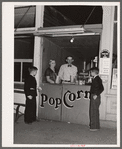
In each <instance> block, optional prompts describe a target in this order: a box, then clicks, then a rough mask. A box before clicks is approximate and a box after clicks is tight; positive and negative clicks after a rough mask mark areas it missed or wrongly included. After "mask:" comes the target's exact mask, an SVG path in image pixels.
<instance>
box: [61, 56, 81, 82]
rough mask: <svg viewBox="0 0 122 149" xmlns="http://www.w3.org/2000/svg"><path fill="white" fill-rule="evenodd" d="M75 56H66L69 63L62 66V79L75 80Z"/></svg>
mask: <svg viewBox="0 0 122 149" xmlns="http://www.w3.org/2000/svg"><path fill="white" fill-rule="evenodd" d="M73 61H74V60H73V58H72V57H71V56H68V57H67V58H66V62H67V64H64V65H62V66H61V67H60V69H59V73H58V76H59V77H60V79H61V80H62V82H64V83H65V82H73V79H75V78H76V76H77V71H78V70H77V67H76V66H74V65H73V64H72V62H73Z"/></svg>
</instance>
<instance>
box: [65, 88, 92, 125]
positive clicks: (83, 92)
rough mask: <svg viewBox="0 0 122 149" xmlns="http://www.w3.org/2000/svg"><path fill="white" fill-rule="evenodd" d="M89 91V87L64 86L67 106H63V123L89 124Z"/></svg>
mask: <svg viewBox="0 0 122 149" xmlns="http://www.w3.org/2000/svg"><path fill="white" fill-rule="evenodd" d="M89 90H90V86H87V85H63V95H64V97H63V98H65V102H66V103H67V106H66V105H65V104H62V121H65V122H71V123H77V124H86V125H88V124H89V95H90V94H89ZM63 100H64V99H63Z"/></svg>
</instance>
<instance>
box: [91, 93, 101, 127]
mask: <svg viewBox="0 0 122 149" xmlns="http://www.w3.org/2000/svg"><path fill="white" fill-rule="evenodd" d="M100 98H101V97H100V96H98V97H97V99H95V100H94V99H93V94H91V97H90V106H89V118H90V124H89V125H90V129H100V121H99V106H100V103H101V99H100Z"/></svg>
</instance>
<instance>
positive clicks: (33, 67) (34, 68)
mask: <svg viewBox="0 0 122 149" xmlns="http://www.w3.org/2000/svg"><path fill="white" fill-rule="evenodd" d="M29 70H38V68H37V67H35V66H30V67H29Z"/></svg>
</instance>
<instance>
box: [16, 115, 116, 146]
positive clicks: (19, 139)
mask: <svg viewBox="0 0 122 149" xmlns="http://www.w3.org/2000/svg"><path fill="white" fill-rule="evenodd" d="M14 144H95V145H97V144H99V145H101V144H104V145H107V144H110V145H116V144H117V132H116V129H109V128H101V129H100V130H99V131H96V132H91V131H89V127H88V126H85V125H79V124H71V123H65V122H57V121H46V120H40V121H39V122H34V123H32V125H27V124H25V123H24V121H23V116H22V117H20V118H19V120H18V123H15V124H14Z"/></svg>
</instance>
